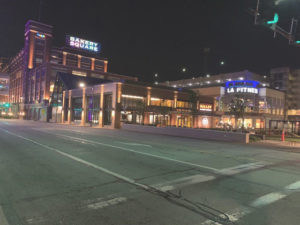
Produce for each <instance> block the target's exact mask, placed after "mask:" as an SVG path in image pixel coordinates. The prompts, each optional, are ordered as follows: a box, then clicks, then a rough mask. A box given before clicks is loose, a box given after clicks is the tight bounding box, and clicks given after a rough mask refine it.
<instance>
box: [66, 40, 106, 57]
mask: <svg viewBox="0 0 300 225" xmlns="http://www.w3.org/2000/svg"><path fill="white" fill-rule="evenodd" d="M66 42H67V45H69V46H70V47H72V48H78V49H82V50H86V51H91V52H94V53H99V52H100V49H101V45H100V43H97V42H93V41H88V40H85V39H81V38H78V37H74V36H67V40H66Z"/></svg>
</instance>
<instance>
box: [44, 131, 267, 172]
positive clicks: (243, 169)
mask: <svg viewBox="0 0 300 225" xmlns="http://www.w3.org/2000/svg"><path fill="white" fill-rule="evenodd" d="M43 132H45V133H49V134H52V135H55V136H59V137H63V138H64V137H65V138H69V139H71V140H73V141H76V142H84V143H85V144H87V143H90V144H91V145H95V144H97V145H102V146H106V147H111V148H116V149H120V150H124V151H129V152H134V153H136V154H141V155H146V156H150V157H155V158H159V159H163V160H168V161H173V162H177V163H181V164H185V165H188V166H192V167H198V168H202V169H206V170H209V171H211V172H212V173H214V174H217V175H227V176H229V175H236V174H239V173H242V172H247V171H251V170H255V169H259V168H263V167H265V166H267V165H271V163H266V162H255V163H248V164H241V165H238V166H235V167H230V168H224V169H217V168H213V167H208V166H204V165H200V164H195V163H190V162H186V161H181V160H177V159H172V158H169V157H165V156H159V155H154V154H151V153H147V152H141V151H137V150H134V149H130V148H126V147H121V146H116V145H110V144H105V143H102V142H98V141H92V140H88V139H84V138H79V137H72V136H68V135H64V134H53V133H50V132H47V131H44V130H43ZM121 143H125V142H121Z"/></svg>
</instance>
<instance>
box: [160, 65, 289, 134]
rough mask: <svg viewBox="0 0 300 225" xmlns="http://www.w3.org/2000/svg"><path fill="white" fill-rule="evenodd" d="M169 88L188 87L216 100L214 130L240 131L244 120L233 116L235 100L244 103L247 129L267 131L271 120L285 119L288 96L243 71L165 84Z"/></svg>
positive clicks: (214, 104)
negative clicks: (226, 127) (230, 129)
mask: <svg viewBox="0 0 300 225" xmlns="http://www.w3.org/2000/svg"><path fill="white" fill-rule="evenodd" d="M164 84H165V85H167V86H170V87H173V88H178V87H185V88H189V89H191V90H193V91H194V92H195V93H196V94H197V95H198V96H207V97H211V98H213V99H214V100H213V102H214V103H213V106H214V109H213V117H212V120H213V121H212V127H216V128H217V127H224V126H228V127H233V128H240V127H242V125H243V122H242V119H241V118H235V116H234V115H233V114H232V112H230V104H232V101H233V100H234V99H235V98H240V99H243V101H244V102H245V106H246V108H245V114H244V127H245V128H247V129H261V128H268V127H269V122H270V121H272V120H283V119H284V116H285V93H284V92H282V91H279V90H276V89H272V88H270V87H269V86H270V84H269V81H268V79H267V77H266V76H260V75H258V74H255V73H252V72H249V71H242V72H237V73H227V74H219V75H213V76H210V75H208V76H205V77H199V78H192V79H186V80H179V81H169V82H166V83H164Z"/></svg>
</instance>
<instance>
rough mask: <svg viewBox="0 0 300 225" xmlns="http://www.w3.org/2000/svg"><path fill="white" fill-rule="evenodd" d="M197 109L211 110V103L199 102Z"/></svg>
mask: <svg viewBox="0 0 300 225" xmlns="http://www.w3.org/2000/svg"><path fill="white" fill-rule="evenodd" d="M199 109H200V111H208V112H211V111H212V104H202V103H200V105H199Z"/></svg>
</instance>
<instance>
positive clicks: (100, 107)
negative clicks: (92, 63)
mask: <svg viewBox="0 0 300 225" xmlns="http://www.w3.org/2000/svg"><path fill="white" fill-rule="evenodd" d="M54 89H55V90H54V92H53V97H52V98H53V101H52V117H51V121H52V122H57V123H66V124H76V123H77V124H78V125H79V124H80V125H83V126H84V125H87V124H90V125H92V126H96V127H110V128H120V127H121V126H122V124H124V123H129V124H143V125H152V126H176V127H194V128H209V127H211V124H210V123H211V121H212V120H211V115H212V113H213V112H212V111H213V99H212V98H207V97H206V98H205V99H201V98H195V99H194V100H192V98H191V96H194V93H193V92H192V91H189V90H174V89H173V88H168V87H164V86H157V85H154V86H149V85H146V84H143V83H140V82H132V81H128V80H123V81H111V80H105V79H99V78H89V77H76V78H75V77H74V76H72V75H71V74H66V73H58V75H57V79H56V83H55V87H54ZM199 119H201V121H200V122H198V120H199Z"/></svg>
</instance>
